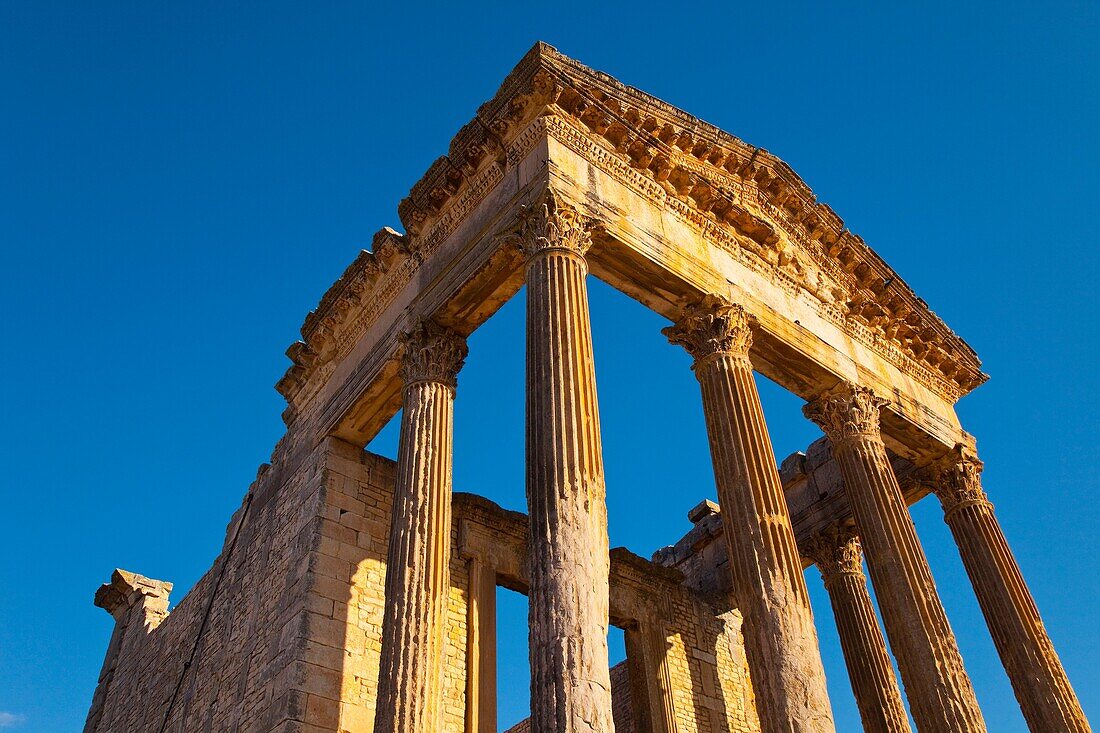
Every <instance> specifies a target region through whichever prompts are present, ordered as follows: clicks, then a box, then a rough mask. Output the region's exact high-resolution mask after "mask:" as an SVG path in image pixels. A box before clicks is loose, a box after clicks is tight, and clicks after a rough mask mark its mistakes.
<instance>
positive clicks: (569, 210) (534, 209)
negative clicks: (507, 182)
mask: <svg viewBox="0 0 1100 733" xmlns="http://www.w3.org/2000/svg"><path fill="white" fill-rule="evenodd" d="M505 239H506V240H507V241H511V242H514V243H515V244H517V245H518V246H519V248H520V250H521V251H522V252H523V254H524V256H526V257H527V259H528V260H531V259H532V258H534V257H535V256H536V255H538V254H541V253H543V252H547V251H552V250H559V251H566V252H572V253H573V254H576V255H580V256H582V257H583V256H584V253H585V252H587V251H588V248H589V247H591V246H592V222H591V221H590V220H589V219H588V218H587V217H586V216H584V215H583V214H581V213H580V212H579V211H577V210H576V209H575V208H573V207H572V206H570V205H569V204H567V203H565V202H564V201H563V200H561V199H560V198H559V197H558V196H557V195H556V194H555V193H554V192H553V191H551V190H550V189H547V190H546V192H545V193H543V195H542V196H541V197H540V198H539V199H538V200H537V201H535V202H534V203H531V204H528V205H527V206H525V207H524V208H523V211H522V213H521V214H520V216H519V225H518V227H517V228H516V229H515V230H514V231H512V232H511V233H509V234H507V235H505Z"/></svg>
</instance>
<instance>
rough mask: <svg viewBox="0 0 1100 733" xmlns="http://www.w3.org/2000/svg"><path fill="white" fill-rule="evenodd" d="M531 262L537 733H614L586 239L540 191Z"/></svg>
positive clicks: (573, 216)
mask: <svg viewBox="0 0 1100 733" xmlns="http://www.w3.org/2000/svg"><path fill="white" fill-rule="evenodd" d="M518 238H519V244H520V247H521V248H522V250H523V253H524V255H525V256H526V257H527V265H526V282H527V418H526V419H527V506H528V509H529V511H530V521H531V531H530V533H529V540H528V541H529V562H530V574H531V591H530V654H531V720H532V724H533V728H534V730H537V731H547V732H549V731H554V732H555V733H589V731H592V732H594V733H611V731H613V730H614V723H613V721H612V717H611V682H610V677H609V671H608V663H607V627H608V571H609V568H610V561H609V559H608V540H607V506H606V498H605V487H604V471H603V457H602V453H601V446H600V418H599V411H598V408H597V404H596V373H595V366H594V362H593V357H592V330H591V325H590V324H589V320H588V292H587V289H586V286H585V277H586V275H587V274H588V269H587V265H586V263H585V260H584V253H585V252H586V251H587V249H588V247H589V246H590V244H591V238H590V235H589V232H588V230H587V226H586V222H585V220H584V219H583V217H581V216H580V215H579V214H578V213H577V212H576V211H575V210H573V209H571V208H570V207H568V206H566V205H564V204H563V203H561V202H559V201H556V200H555V198H554V197H553V196H552V195H549V194H548V195H546V196H544V197H543V199H542V200H541V201H539V202H538V203H535V204H532V205H531V206H530V208H529V210H528V212H527V214H526V216H525V218H524V221H523V223H522V229H521V231H520V233H519V237H518Z"/></svg>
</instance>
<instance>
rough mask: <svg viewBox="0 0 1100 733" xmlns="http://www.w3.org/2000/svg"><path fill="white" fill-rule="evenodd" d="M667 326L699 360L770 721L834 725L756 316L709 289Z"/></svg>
mask: <svg viewBox="0 0 1100 733" xmlns="http://www.w3.org/2000/svg"><path fill="white" fill-rule="evenodd" d="M665 334H666V335H667V336H668V337H669V340H670V341H672V342H673V343H676V344H679V345H681V346H683V347H684V348H685V349H687V351H688V352H689V353H690V354H691V355H692V357H693V358H694V359H695V363H694V365H693V367H692V368H693V369H694V371H695V376H696V377H697V378H698V380H699V384H700V386H701V389H702V395H703V412H704V415H705V416H706V422H707V433H708V435H709V436H710V447H711V457H712V460H713V462H714V476H715V482H716V483H717V486H718V500H719V502H720V504H721V506H722V512H721V517H722V519H723V525H724V528H725V534H726V542H727V544H728V546H729V548H730V572H731V574H732V580H733V596H734V599H735V601H736V603H737V605H738V607H739V608H740V609H741V611H742V613H743V614H744V634H745V647H746V650H747V654H748V660H749V667H750V670H751V675H752V683H753V688H754V689H755V691H756V700H757V707H758V712H759V714H760V723H761V726H762V728H763V730H764V731H767V732H768V733H772V732H774V733H780V732H781V731H791V732H795V731H798V732H801V731H807V732H808V731H831V730H833V718H832V710H831V708H830V705H829V698H828V694H827V692H826V688H825V671H824V668H823V667H822V664H821V654H820V652H819V650H818V644H817V631H816V630H815V628H814V621H813V613H812V611H811V610H810V601H809V594H808V592H807V590H806V582H805V579H804V578H803V574H802V562H801V559H800V557H799V554H798V547H797V546H796V544H795V539H794V532H793V530H792V529H791V522H790V517H789V515H788V512H787V505H786V501H785V500H784V498H783V488H782V485H781V484H780V481H779V473H778V471H777V469H776V465H775V457H774V452H773V450H772V446H771V439H770V437H769V436H768V431H767V427H766V426H765V424H764V412H763V409H762V407H761V405H760V397H759V395H758V394H757V391H756V383H755V381H754V380H753V373H752V372H753V370H752V363H751V362H750V361H749V356H748V355H749V348H750V346H751V344H752V330H751V327H750V324H749V319H748V317H747V316H746V314H745V313H744V311H743V310H742V309H741V308H739V307H737V306H734V305H731V304H729V303H726V302H724V301H722V300H719V299H717V298H714V297H708V298H707V299H705V300H704V301H703V302H702V303H701V304H699V305H697V306H694V307H691V308H689V309H688V310H687V312H686V313H685V314H684V316H683V317H682V319H681V320H680V322H679V323H677V324H676V325H675V326H672V327H670V328H667V329H665Z"/></svg>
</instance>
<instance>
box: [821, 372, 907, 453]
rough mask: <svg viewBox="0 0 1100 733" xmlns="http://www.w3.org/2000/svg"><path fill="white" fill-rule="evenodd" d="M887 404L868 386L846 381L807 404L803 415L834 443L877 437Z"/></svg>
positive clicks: (879, 433)
mask: <svg viewBox="0 0 1100 733" xmlns="http://www.w3.org/2000/svg"><path fill="white" fill-rule="evenodd" d="M888 404H890V401H889V400H886V399H883V398H882V397H878V396H877V395H875V393H874V392H873V391H872V390H871V389H870V388H868V387H861V386H859V385H855V384H852V383H850V382H845V383H842V384H841V385H839V386H838V387H836V388H834V389H833V390H831V391H829V392H826V393H825V394H823V395H821V396H820V397H818V398H817V399H816V400H814V401H813V402H809V403H807V404H806V405H805V406H803V408H802V414H804V415H805V416H806V417H807V418H809V419H810V420H812V421H813V422H815V423H817V424H818V425H819V426H820V427H821V430H822V431H823V432H824V433H825V435H826V437H828V438H829V440H830V441H832V443H833V444H834V445H835V444H839V443H842V442H844V441H846V440H851V439H853V438H879V437H880V435H881V428H880V425H879V418H880V416H881V408H882V406H883V405H888Z"/></svg>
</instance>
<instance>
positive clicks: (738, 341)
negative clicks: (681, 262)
mask: <svg viewBox="0 0 1100 733" xmlns="http://www.w3.org/2000/svg"><path fill="white" fill-rule="evenodd" d="M751 321H752V318H751V316H749V314H748V313H746V312H745V309H744V308H742V307H741V306H739V305H734V304H733V303H730V302H729V301H727V300H725V299H724V298H720V297H718V296H715V295H707V296H704V297H703V299H702V300H701V301H700V302H699V303H697V304H695V305H690V306H688V307H687V308H685V309H684V313H683V315H682V316H681V317H680V320H679V321H678V322H677V323H675V324H674V325H672V326H669V327H668V328H664V329H662V330H661V333H663V334H664V335H665V336H667V337H668V340H669V341H670V342H672V343H674V344H677V345H679V346H683V347H684V348H685V349H687V352H688V353H689V354H691V355H692V357H693V358H694V359H695V360H696V361H699V360H701V359H705V358H706V357H708V356H711V355H713V354H732V355H733V356H738V357H742V358H745V359H747V358H748V355H749V349H750V348H751V347H752V322H751Z"/></svg>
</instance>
